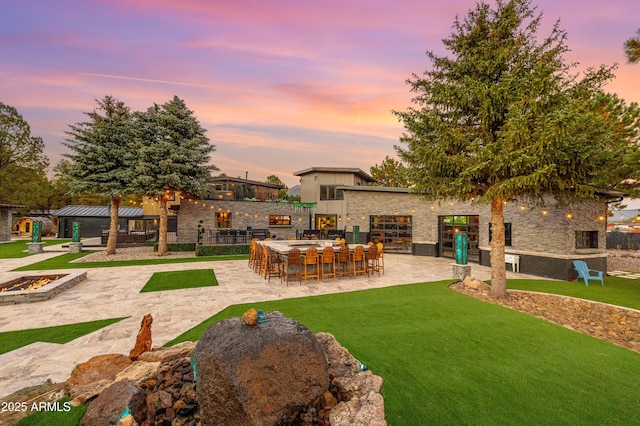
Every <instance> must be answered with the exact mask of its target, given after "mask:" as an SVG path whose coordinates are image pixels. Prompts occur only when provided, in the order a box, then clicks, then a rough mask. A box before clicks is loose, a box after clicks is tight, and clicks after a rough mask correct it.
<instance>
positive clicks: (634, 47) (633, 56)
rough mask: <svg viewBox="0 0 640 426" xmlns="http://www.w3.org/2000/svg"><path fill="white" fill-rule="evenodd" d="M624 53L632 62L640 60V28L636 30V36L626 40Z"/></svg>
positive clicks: (635, 62)
mask: <svg viewBox="0 0 640 426" xmlns="http://www.w3.org/2000/svg"><path fill="white" fill-rule="evenodd" d="M624 54H625V55H626V56H627V61H629V63H630V64H637V63H638V62H640V28H639V29H638V30H637V31H636V36H635V37H631V38H630V39H629V40H627V41H625V42H624Z"/></svg>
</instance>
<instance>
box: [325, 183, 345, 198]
mask: <svg viewBox="0 0 640 426" xmlns="http://www.w3.org/2000/svg"><path fill="white" fill-rule="evenodd" d="M320 199H321V200H342V190H340V189H338V186H337V185H320Z"/></svg>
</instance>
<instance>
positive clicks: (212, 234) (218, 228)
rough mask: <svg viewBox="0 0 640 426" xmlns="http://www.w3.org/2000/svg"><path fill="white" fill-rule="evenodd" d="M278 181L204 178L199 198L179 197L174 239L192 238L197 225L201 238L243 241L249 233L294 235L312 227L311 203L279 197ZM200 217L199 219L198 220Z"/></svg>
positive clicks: (287, 236)
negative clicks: (281, 199) (280, 200)
mask: <svg viewBox="0 0 640 426" xmlns="http://www.w3.org/2000/svg"><path fill="white" fill-rule="evenodd" d="M281 189H282V186H280V185H274V184H270V183H266V182H258V181H253V180H248V179H240V178H229V177H216V178H211V179H207V190H206V191H205V193H204V195H203V196H202V197H200V198H188V197H181V199H180V205H179V206H174V207H172V210H174V211H177V212H178V227H177V240H178V241H180V242H187V241H189V240H190V239H191V240H193V239H194V237H193V236H194V235H195V232H196V230H197V229H198V225H200V229H203V230H204V236H203V237H204V240H205V241H210V242H213V243H229V242H245V241H246V240H247V239H248V238H249V236H250V235H251V234H256V235H260V236H266V235H268V236H270V237H272V238H284V239H287V238H294V237H299V236H300V235H302V233H303V231H304V230H305V229H311V226H312V225H311V223H310V220H311V216H310V212H311V210H312V208H313V205H312V204H302V203H286V202H279V201H278V192H279V191H280V190H281ZM200 221H202V222H200Z"/></svg>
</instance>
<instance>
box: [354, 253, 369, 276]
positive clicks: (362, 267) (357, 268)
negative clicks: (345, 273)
mask: <svg viewBox="0 0 640 426" xmlns="http://www.w3.org/2000/svg"><path fill="white" fill-rule="evenodd" d="M358 274H362V276H366V275H367V259H366V258H365V257H364V247H362V246H356V248H355V249H354V250H353V277H354V278H355V277H357V276H358Z"/></svg>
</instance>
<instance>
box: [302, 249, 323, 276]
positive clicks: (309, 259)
mask: <svg viewBox="0 0 640 426" xmlns="http://www.w3.org/2000/svg"><path fill="white" fill-rule="evenodd" d="M309 267H311V271H309ZM302 276H303V277H304V282H307V278H315V279H316V280H317V279H320V275H319V274H318V249H317V248H315V247H309V248H308V249H307V252H306V253H305V255H304V256H303V257H302Z"/></svg>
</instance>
